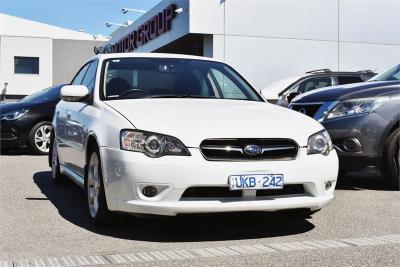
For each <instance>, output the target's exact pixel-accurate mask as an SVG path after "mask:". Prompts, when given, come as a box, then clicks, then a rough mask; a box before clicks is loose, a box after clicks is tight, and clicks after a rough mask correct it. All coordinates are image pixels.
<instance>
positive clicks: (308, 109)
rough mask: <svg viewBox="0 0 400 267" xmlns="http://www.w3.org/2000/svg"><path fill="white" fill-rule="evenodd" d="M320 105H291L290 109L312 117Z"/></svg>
mask: <svg viewBox="0 0 400 267" xmlns="http://www.w3.org/2000/svg"><path fill="white" fill-rule="evenodd" d="M321 106H322V104H310V105H301V104H300V105H293V106H292V109H293V110H296V111H298V112H300V113H303V114H304V115H307V116H310V117H314V115H315V114H316V113H317V112H318V110H319V108H320V107H321Z"/></svg>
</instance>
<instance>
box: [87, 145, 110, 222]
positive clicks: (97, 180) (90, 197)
mask: <svg viewBox="0 0 400 267" xmlns="http://www.w3.org/2000/svg"><path fill="white" fill-rule="evenodd" d="M89 155H90V156H89V162H88V164H87V167H86V175H85V192H86V196H87V208H88V213H89V220H90V223H91V224H92V225H95V226H99V225H104V224H106V223H107V222H108V220H109V217H110V215H111V212H110V211H109V209H108V207H107V201H106V196H105V191H104V183H103V174H102V170H101V162H100V156H99V151H98V149H97V148H96V149H93V150H92V151H91V152H90V154H89Z"/></svg>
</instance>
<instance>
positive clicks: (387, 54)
mask: <svg viewBox="0 0 400 267" xmlns="http://www.w3.org/2000/svg"><path fill="white" fill-rule="evenodd" d="M339 10H340V13H339V15H340V23H339V40H340V47H339V51H340V52H339V54H340V59H339V62H340V68H341V69H349V70H356V69H360V68H364V69H365V68H369V69H373V70H376V71H382V70H384V69H386V68H388V67H390V66H391V65H394V64H396V63H399V62H400V0H340V1H339Z"/></svg>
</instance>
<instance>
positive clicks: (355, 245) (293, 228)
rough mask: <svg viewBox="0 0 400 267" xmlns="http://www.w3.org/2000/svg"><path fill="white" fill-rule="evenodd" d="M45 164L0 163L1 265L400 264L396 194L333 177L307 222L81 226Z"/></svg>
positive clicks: (189, 219) (83, 221)
mask: <svg viewBox="0 0 400 267" xmlns="http://www.w3.org/2000/svg"><path fill="white" fill-rule="evenodd" d="M50 175H51V174H50V168H49V167H48V165H47V157H45V156H35V155H29V154H26V153H25V154H24V153H20V152H18V153H11V154H6V155H1V156H0V266H13V265H14V266H29V265H31V266H35V265H36V266H81V265H112V264H116V265H132V264H135V265H143V266H157V265H171V266H205V265H207V266H217V265H218V266H232V265H236V266H239V265H240V266H244V265H246V266H247V265H248V266H400V192H396V191H390V190H389V189H387V188H385V187H384V186H383V185H382V184H381V181H380V177H379V176H378V175H377V174H370V173H365V174H362V175H350V176H346V177H340V179H339V184H338V186H337V189H336V197H335V200H334V201H333V202H332V203H331V204H330V205H329V206H327V207H326V208H324V209H322V210H321V211H320V212H318V213H316V214H314V215H313V216H312V217H311V218H308V219H295V218H293V217H291V216H289V215H287V214H280V213H263V212H257V213H230V214H213V215H190V216H189V215H186V216H178V217H171V218H169V217H168V218H133V217H131V216H127V215H117V216H116V217H115V221H114V222H113V224H112V225H110V226H108V227H105V228H95V227H92V226H91V225H89V223H88V220H87V217H86V213H85V208H84V201H85V196H84V195H83V192H82V191H81V189H80V188H78V187H77V186H75V185H74V184H73V183H72V182H70V183H66V184H64V185H60V186H55V185H53V183H52V181H51V177H50Z"/></svg>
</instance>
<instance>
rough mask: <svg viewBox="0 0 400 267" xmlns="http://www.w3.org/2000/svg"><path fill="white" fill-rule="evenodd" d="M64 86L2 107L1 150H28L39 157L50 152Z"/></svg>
mask: <svg viewBox="0 0 400 267" xmlns="http://www.w3.org/2000/svg"><path fill="white" fill-rule="evenodd" d="M62 86H63V84H61V85H55V86H53V87H50V88H47V89H44V90H42V91H39V92H37V93H35V94H32V95H29V96H26V97H24V98H23V99H21V100H19V101H18V102H14V103H5V104H1V105H0V123H1V124H0V125H1V135H0V141H1V148H2V149H11V148H13V149H15V148H24V147H29V148H31V149H32V150H33V152H34V153H37V154H47V153H48V152H49V144H50V132H51V121H52V119H53V114H54V110H55V107H56V105H57V103H58V102H59V101H60V90H61V87H62Z"/></svg>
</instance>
